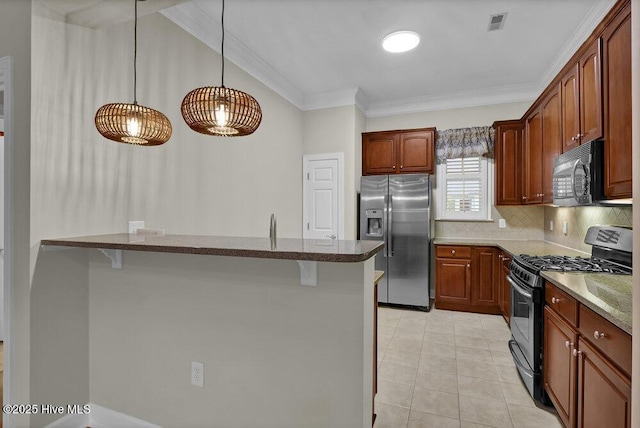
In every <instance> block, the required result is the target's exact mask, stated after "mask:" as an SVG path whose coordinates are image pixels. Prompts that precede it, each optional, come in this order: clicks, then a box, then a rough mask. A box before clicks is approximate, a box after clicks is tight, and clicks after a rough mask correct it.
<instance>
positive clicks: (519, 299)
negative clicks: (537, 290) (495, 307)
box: [507, 276, 535, 370]
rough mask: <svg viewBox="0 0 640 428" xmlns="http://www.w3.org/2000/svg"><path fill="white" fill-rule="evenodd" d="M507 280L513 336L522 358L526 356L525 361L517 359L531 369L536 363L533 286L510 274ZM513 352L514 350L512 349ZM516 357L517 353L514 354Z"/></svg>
mask: <svg viewBox="0 0 640 428" xmlns="http://www.w3.org/2000/svg"><path fill="white" fill-rule="evenodd" d="M507 280H508V281H509V283H510V284H511V314H510V315H511V318H510V325H511V336H512V337H513V340H514V341H515V342H516V344H517V345H518V348H520V349H519V351H520V352H519V353H520V354H521V355H519V356H518V357H520V359H522V357H524V359H525V361H516V363H520V364H519V365H523V364H522V363H526V366H525V367H523V368H526V367H528V368H529V370H531V368H532V367H535V365H534V358H533V354H534V349H535V348H534V347H535V312H534V310H535V306H534V298H533V293H534V290H533V287H530V286H528V285H527V284H524V283H523V282H521V281H520V280H519V279H518V278H516V277H512V276H508V277H507ZM512 353H513V351H512ZM514 358H516V355H514Z"/></svg>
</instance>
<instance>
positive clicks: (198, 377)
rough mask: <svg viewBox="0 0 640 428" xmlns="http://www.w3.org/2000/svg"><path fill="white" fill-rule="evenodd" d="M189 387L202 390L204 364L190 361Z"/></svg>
mask: <svg viewBox="0 0 640 428" xmlns="http://www.w3.org/2000/svg"><path fill="white" fill-rule="evenodd" d="M191 385H194V386H199V387H200V388H204V364H202V363H198V362H197V361H191Z"/></svg>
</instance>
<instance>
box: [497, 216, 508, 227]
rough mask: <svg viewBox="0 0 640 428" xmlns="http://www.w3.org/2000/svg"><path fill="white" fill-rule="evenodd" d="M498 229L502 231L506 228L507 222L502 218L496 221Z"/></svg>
mask: <svg viewBox="0 0 640 428" xmlns="http://www.w3.org/2000/svg"><path fill="white" fill-rule="evenodd" d="M498 227H499V228H500V229H504V228H505V227H507V221H506V220H505V219H503V218H501V219H499V220H498Z"/></svg>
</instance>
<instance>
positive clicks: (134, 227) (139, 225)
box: [129, 220, 144, 234]
mask: <svg viewBox="0 0 640 428" xmlns="http://www.w3.org/2000/svg"><path fill="white" fill-rule="evenodd" d="M138 229H144V220H136V221H130V222H129V234H134V233H136V232H137V231H138Z"/></svg>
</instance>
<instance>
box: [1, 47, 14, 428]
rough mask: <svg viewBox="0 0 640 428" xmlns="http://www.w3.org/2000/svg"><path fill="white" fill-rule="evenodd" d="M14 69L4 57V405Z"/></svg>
mask: <svg viewBox="0 0 640 428" xmlns="http://www.w3.org/2000/svg"><path fill="white" fill-rule="evenodd" d="M12 70H13V61H12V59H11V57H10V56H5V57H2V58H0V90H2V91H4V131H5V132H4V200H3V201H2V202H3V207H2V208H3V210H4V224H3V225H2V227H3V228H4V254H3V256H4V276H3V278H2V281H3V283H4V287H3V288H4V291H3V297H4V305H3V311H4V313H3V322H4V348H3V354H4V355H3V356H4V379H3V401H4V403H12V402H13V399H12V397H13V395H12V391H11V385H12V380H13V373H12V372H13V371H12V366H13V338H14V331H13V325H12V323H11V319H12V317H11V301H12V295H13V284H12V281H11V278H13V263H12V262H13V232H12V230H11V227H9V225H10V224H12V217H13V215H12V213H11V209H10V208H9V207H10V204H9V203H8V201H11V200H12V195H13V176H14V174H13V164H14V162H13V159H14V149H13V146H14V143H13V86H12V80H11V77H12ZM8 416H9V415H7V414H5V415H3V422H4V423H8V422H9V421H8Z"/></svg>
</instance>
